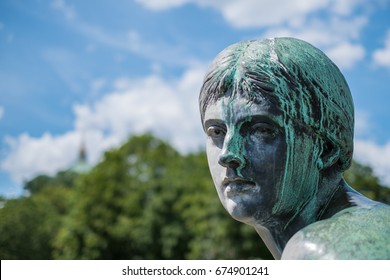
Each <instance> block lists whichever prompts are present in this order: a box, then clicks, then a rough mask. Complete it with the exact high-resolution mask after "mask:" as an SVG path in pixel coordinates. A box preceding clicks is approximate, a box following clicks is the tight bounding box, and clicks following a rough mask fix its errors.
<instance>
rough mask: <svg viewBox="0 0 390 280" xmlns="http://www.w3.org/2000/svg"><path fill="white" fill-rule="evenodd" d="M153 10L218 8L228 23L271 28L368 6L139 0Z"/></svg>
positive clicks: (321, 1)
mask: <svg viewBox="0 0 390 280" xmlns="http://www.w3.org/2000/svg"><path fill="white" fill-rule="evenodd" d="M136 1H137V2H138V3H140V4H142V5H143V6H144V7H146V8H148V9H151V10H165V9H170V8H176V7H179V6H182V5H185V4H188V3H194V4H197V5H198V6H200V7H212V8H214V9H216V10H218V11H219V12H220V13H221V14H222V16H223V17H224V18H225V20H226V21H227V22H229V23H230V24H231V25H232V26H234V27H237V28H247V27H267V26H268V27H270V26H277V25H281V24H285V23H289V24H294V23H296V22H297V21H298V22H299V21H301V20H302V19H303V18H306V17H307V16H310V15H312V14H314V13H316V12H318V11H327V12H330V13H331V14H333V15H337V16H349V15H351V14H352V12H353V11H354V10H355V9H356V8H357V7H359V6H364V7H366V6H368V4H367V3H366V2H365V1H364V0H343V1H339V0H317V1H307V0H295V1H290V0H262V1H258V0H215V1H209V0H167V1H159V0H136Z"/></svg>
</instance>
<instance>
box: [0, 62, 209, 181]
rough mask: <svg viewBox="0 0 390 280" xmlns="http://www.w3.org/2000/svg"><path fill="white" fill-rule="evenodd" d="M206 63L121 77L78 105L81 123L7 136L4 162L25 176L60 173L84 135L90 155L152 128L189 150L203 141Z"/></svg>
mask: <svg viewBox="0 0 390 280" xmlns="http://www.w3.org/2000/svg"><path fill="white" fill-rule="evenodd" d="M204 73H205V69H204V68H203V67H200V66H199V67H193V68H190V69H188V70H187V71H186V72H185V73H184V74H183V75H182V76H181V77H180V78H179V79H177V80H171V81H166V80H164V79H163V78H162V77H160V76H158V75H152V76H149V77H146V78H143V79H138V80H127V79H118V80H117V81H116V83H115V90H114V91H113V92H111V93H108V94H106V95H105V96H103V97H102V98H100V99H99V100H97V101H96V102H94V103H92V104H91V105H87V104H79V105H75V106H74V112H75V125H74V126H75V127H74V129H73V130H72V131H68V132H66V133H64V134H62V135H56V136H55V135H52V134H50V133H46V134H44V135H43V136H42V137H37V138H34V137H31V136H29V135H28V134H23V135H20V136H19V137H16V138H12V137H9V136H8V137H7V139H6V142H7V144H8V148H9V149H8V150H9V152H8V154H7V156H6V157H5V158H4V160H3V161H2V162H1V163H0V168H1V169H2V170H4V171H6V172H8V173H9V174H11V176H12V178H13V179H14V180H15V181H17V182H21V181H22V180H25V179H30V178H32V177H33V176H36V175H37V174H40V173H47V174H54V173H55V172H57V171H58V170H61V169H65V168H67V167H69V166H70V164H71V163H72V162H74V161H75V160H76V157H77V152H78V148H79V145H80V143H81V140H82V138H83V139H84V142H85V143H86V146H87V150H88V155H89V161H90V162H91V163H96V162H97V161H98V159H99V158H100V156H101V154H102V152H103V151H104V150H106V149H108V148H110V147H113V146H116V145H119V144H120V143H122V142H123V141H125V140H126V138H127V137H128V136H130V135H133V134H139V133H145V132H152V133H154V134H155V135H157V136H159V137H161V138H163V139H166V140H168V141H169V142H170V143H172V144H173V145H174V146H175V147H176V148H177V149H179V150H180V151H183V152H187V151H191V150H196V149H198V148H199V147H201V146H203V132H202V128H201V124H200V118H199V112H198V92H199V90H200V85H201V83H202V79H203V75H204Z"/></svg>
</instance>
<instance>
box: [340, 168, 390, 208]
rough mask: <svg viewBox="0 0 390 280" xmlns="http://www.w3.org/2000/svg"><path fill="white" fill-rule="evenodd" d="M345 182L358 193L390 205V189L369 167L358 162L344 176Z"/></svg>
mask: <svg viewBox="0 0 390 280" xmlns="http://www.w3.org/2000/svg"><path fill="white" fill-rule="evenodd" d="M344 178H345V180H346V181H347V182H348V183H349V184H350V185H351V186H352V187H353V188H354V189H356V190H357V191H358V192H360V193H362V194H363V195H365V196H367V197H369V198H371V199H373V200H376V201H381V202H383V203H387V204H390V188H388V187H385V186H383V185H382V184H381V183H380V182H379V179H378V178H377V177H376V176H375V175H374V173H373V171H372V169H371V168H370V167H369V166H365V165H362V164H360V163H358V162H356V161H353V162H352V166H351V168H350V169H349V170H347V172H345V174H344Z"/></svg>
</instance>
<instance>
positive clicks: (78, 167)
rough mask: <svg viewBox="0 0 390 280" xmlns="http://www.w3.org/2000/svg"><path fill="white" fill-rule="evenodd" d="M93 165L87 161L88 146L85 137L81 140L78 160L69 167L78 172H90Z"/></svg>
mask: <svg viewBox="0 0 390 280" xmlns="http://www.w3.org/2000/svg"><path fill="white" fill-rule="evenodd" d="M91 169H92V166H91V165H89V164H88V162H87V148H86V146H85V142H84V139H82V140H81V143H80V148H79V154H78V158H77V160H76V162H75V163H74V164H73V165H72V166H71V167H70V168H69V170H71V171H74V172H77V173H88V172H89V171H90V170H91Z"/></svg>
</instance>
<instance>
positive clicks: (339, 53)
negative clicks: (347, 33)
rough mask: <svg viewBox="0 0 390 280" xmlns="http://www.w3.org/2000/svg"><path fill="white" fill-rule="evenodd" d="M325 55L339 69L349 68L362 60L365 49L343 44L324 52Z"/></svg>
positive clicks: (359, 46) (347, 43)
mask: <svg viewBox="0 0 390 280" xmlns="http://www.w3.org/2000/svg"><path fill="white" fill-rule="evenodd" d="M326 53H327V55H328V56H329V57H330V58H331V59H332V60H333V61H334V62H335V63H336V64H337V65H338V66H339V67H341V68H344V69H346V68H351V67H352V66H354V64H355V63H356V62H357V61H359V60H361V59H363V58H364V55H365V49H364V48H363V46H361V45H354V44H351V43H349V42H343V43H341V44H339V45H337V46H335V47H333V48H331V49H328V50H327V51H326Z"/></svg>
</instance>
